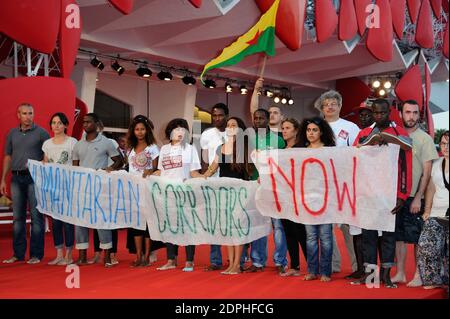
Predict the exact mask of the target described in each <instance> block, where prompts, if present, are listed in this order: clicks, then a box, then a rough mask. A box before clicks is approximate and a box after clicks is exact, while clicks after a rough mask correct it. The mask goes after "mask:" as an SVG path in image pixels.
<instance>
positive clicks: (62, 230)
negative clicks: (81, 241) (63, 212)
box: [52, 218, 75, 249]
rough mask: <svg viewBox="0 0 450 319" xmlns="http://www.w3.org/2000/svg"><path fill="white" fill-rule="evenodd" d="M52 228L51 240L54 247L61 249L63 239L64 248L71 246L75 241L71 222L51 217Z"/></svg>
mask: <svg viewBox="0 0 450 319" xmlns="http://www.w3.org/2000/svg"><path fill="white" fill-rule="evenodd" d="M52 230H53V242H54V243H55V248H56V249H62V248H63V247H64V241H65V243H66V248H72V247H73V242H74V241H75V228H74V226H73V225H72V224H69V223H66V222H63V221H60V220H59V219H55V218H53V221H52Z"/></svg>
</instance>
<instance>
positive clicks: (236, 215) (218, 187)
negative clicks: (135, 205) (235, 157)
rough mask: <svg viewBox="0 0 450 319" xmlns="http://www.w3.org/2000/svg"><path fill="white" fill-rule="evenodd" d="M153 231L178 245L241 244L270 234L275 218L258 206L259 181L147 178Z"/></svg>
mask: <svg viewBox="0 0 450 319" xmlns="http://www.w3.org/2000/svg"><path fill="white" fill-rule="evenodd" d="M146 182H147V187H148V190H149V191H150V196H149V197H150V201H151V204H150V206H151V209H150V210H149V212H150V216H149V219H148V220H147V223H148V226H149V231H150V237H151V238H152V239H154V240H160V241H162V242H170V243H173V244H178V245H199V244H217V245H239V244H245V243H249V242H251V241H253V240H256V239H259V238H261V237H263V236H267V235H269V234H270V233H271V231H272V223H271V220H270V218H268V217H264V216H262V215H261V214H260V213H259V212H258V211H257V210H256V206H255V192H256V189H257V187H258V183H257V182H247V181H243V180H240V179H235V178H225V177H221V178H209V179H207V180H206V179H203V178H194V179H189V180H186V181H185V182H181V181H180V182H174V181H173V180H170V179H167V178H163V177H156V176H150V177H149V178H147V179H146Z"/></svg>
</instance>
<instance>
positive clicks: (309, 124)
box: [298, 117, 336, 282]
mask: <svg viewBox="0 0 450 319" xmlns="http://www.w3.org/2000/svg"><path fill="white" fill-rule="evenodd" d="M335 145H336V142H335V139H334V134H333V130H332V129H331V127H330V125H329V124H328V123H327V122H326V121H325V120H324V119H322V118H319V117H314V118H311V119H305V120H304V121H303V122H302V124H301V125H300V128H299V140H298V146H299V147H306V148H322V147H326V146H335ZM305 228H306V252H307V263H308V274H307V275H306V276H305V278H304V280H314V279H317V278H318V276H319V274H320V281H324V282H328V281H330V280H331V272H332V266H331V257H332V254H333V224H322V225H305ZM319 245H320V260H319Z"/></svg>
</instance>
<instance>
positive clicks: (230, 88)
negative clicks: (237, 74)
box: [225, 82, 233, 93]
mask: <svg viewBox="0 0 450 319" xmlns="http://www.w3.org/2000/svg"><path fill="white" fill-rule="evenodd" d="M225 92H226V93H232V92H233V86H231V83H228V82H227V83H225Z"/></svg>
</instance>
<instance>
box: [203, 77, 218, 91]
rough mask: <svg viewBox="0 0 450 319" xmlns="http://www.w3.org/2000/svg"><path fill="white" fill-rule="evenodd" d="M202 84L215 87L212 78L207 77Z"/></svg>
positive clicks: (211, 87)
mask: <svg viewBox="0 0 450 319" xmlns="http://www.w3.org/2000/svg"><path fill="white" fill-rule="evenodd" d="M203 85H204V86H205V87H207V88H209V89H214V88H215V87H216V82H215V81H214V80H211V79H207V80H205V83H204V84H203Z"/></svg>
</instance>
